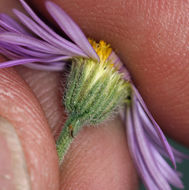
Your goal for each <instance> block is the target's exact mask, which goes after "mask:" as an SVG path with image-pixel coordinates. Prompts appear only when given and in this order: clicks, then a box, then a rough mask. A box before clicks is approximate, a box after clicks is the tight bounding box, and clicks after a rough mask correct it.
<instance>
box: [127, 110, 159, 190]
mask: <svg viewBox="0 0 189 190" xmlns="http://www.w3.org/2000/svg"><path fill="white" fill-rule="evenodd" d="M131 109H132V108H127V112H126V113H127V116H126V129H127V139H128V145H129V150H130V152H131V156H132V157H133V160H134V162H135V166H136V168H137V170H138V172H139V174H140V176H141V178H142V180H143V182H144V184H145V186H146V187H147V189H149V190H159V188H158V187H157V185H156V184H155V183H154V181H153V180H152V177H151V176H150V174H149V172H148V169H147V168H146V165H145V163H144V161H143V160H142V157H141V155H140V152H139V147H138V144H137V143H136V137H135V132H134V124H133V118H132V113H131Z"/></svg>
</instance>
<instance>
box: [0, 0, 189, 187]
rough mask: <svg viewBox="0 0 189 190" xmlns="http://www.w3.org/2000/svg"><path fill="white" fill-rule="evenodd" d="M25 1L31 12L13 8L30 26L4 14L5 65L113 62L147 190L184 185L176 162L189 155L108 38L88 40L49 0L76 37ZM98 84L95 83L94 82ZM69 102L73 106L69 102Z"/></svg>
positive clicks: (0, 34) (0, 18)
mask: <svg viewBox="0 0 189 190" xmlns="http://www.w3.org/2000/svg"><path fill="white" fill-rule="evenodd" d="M20 2H21V4H22V5H23V7H24V8H25V10H26V11H27V13H28V14H29V15H30V17H28V16H26V15H24V14H23V13H21V12H20V11H18V10H14V13H15V15H16V16H17V17H18V18H19V19H20V21H21V22H22V24H23V25H24V26H25V27H26V28H27V29H28V30H26V29H25V28H24V27H23V26H21V25H20V24H18V23H17V22H16V21H14V20H13V19H12V18H10V17H9V16H8V15H5V14H1V15H0V52H1V53H2V54H3V55H5V56H6V57H7V58H9V59H10V61H7V62H4V63H1V64H0V68H5V67H11V66H15V65H21V64H24V65H25V66H27V67H30V68H32V69H39V70H49V71H62V70H63V69H64V67H65V65H66V64H67V62H68V61H70V60H71V61H73V62H75V64H73V65H75V67H74V66H73V67H74V68H73V71H74V69H78V68H80V67H79V66H81V62H82V63H83V60H85V61H86V60H88V64H89V66H90V68H91V67H93V66H94V65H95V64H93V63H99V62H104V63H106V62H108V63H111V64H109V65H108V67H109V69H110V67H113V70H111V69H110V71H112V72H113V75H114V74H115V75H116V77H118V78H119V80H120V81H121V83H120V84H119V85H118V91H117V92H119V89H121V92H123V91H122V90H123V89H125V91H126V92H127V93H126V94H125V96H126V97H125V100H127V101H126V102H125V112H123V111H121V116H122V119H123V120H124V121H125V126H126V129H127V136H128V144H129V149H130V152H131V156H132V158H133V160H134V163H135V166H136V168H137V170H138V173H139V175H140V177H141V178H142V180H143V182H144V184H145V186H146V188H147V189H148V190H170V189H171V186H170V185H173V186H175V187H178V188H183V185H182V182H181V180H180V174H179V173H178V172H177V171H176V169H175V168H176V161H178V162H179V161H182V159H184V158H187V157H186V156H185V155H184V154H182V153H180V152H179V151H177V150H175V149H174V148H173V147H171V146H170V145H169V144H168V142H167V140H166V137H165V136H164V134H163V132H162V131H161V129H160V127H159V126H158V124H157V123H156V121H155V120H154V119H153V117H152V115H151V114H150V112H149V110H148V108H147V106H146V105H145V103H144V101H143V99H142V97H141V96H140V94H139V92H138V91H137V89H136V87H135V86H134V84H133V83H132V80H131V78H130V75H129V73H128V71H127V70H126V68H125V67H124V65H123V64H122V62H121V61H120V59H119V58H118V56H117V55H116V54H115V52H113V51H112V50H111V49H110V47H109V45H108V46H107V44H105V43H104V42H103V41H101V42H100V43H96V42H95V41H93V40H88V39H87V38H86V37H85V35H84V34H83V32H82V31H81V30H80V28H79V27H78V26H77V25H76V24H75V23H74V22H73V21H72V19H71V18H70V17H69V16H68V15H67V14H66V13H65V12H64V11H63V10H62V9H61V8H60V7H58V6H57V5H56V4H54V3H52V2H46V7H47V10H48V12H49V13H50V15H51V16H52V17H53V18H54V20H55V21H56V22H57V24H58V25H59V27H60V28H61V29H62V30H63V31H64V33H65V34H66V35H67V36H68V37H69V38H70V40H71V41H72V42H71V41H69V40H67V39H65V38H63V37H61V36H60V35H59V34H57V33H55V32H54V31H53V30H52V29H51V28H50V27H48V26H47V25H46V24H45V23H44V22H43V21H42V20H41V19H40V18H39V17H38V16H37V15H36V14H35V13H34V12H33V11H32V9H31V8H30V7H29V6H28V5H27V4H26V3H25V1H24V0H20ZM89 42H90V43H89ZM103 49H104V50H105V51H104V50H103ZM81 60H82V61H81ZM99 65H100V64H99ZM100 66H102V65H100ZM79 70H80V69H79ZM74 72H75V71H74ZM89 73H91V72H89ZM104 73H105V72H103V71H100V73H98V76H97V78H100V79H101V76H104ZM123 78H124V80H125V84H129V85H128V86H129V88H125V87H126V86H127V85H125V86H124V85H123V86H124V87H123V88H120V86H121V87H122V84H123V83H122V81H123ZM96 81H97V80H96ZM109 81H110V82H112V81H111V80H109ZM93 82H94V81H93ZM68 84H69V83H68ZM93 84H94V83H92V84H91V83H90V84H89V87H92V86H93ZM71 85H72V84H71ZM90 85H91V86H90ZM68 86H69V85H68ZM72 86H73V85H72ZM116 89H117V88H116ZM65 98H66V95H65ZM95 98H96V96H95ZM65 104H67V108H68V109H69V106H70V104H68V103H65ZM71 106H72V104H71ZM118 107H119V104H118ZM71 110H72V109H71ZM71 110H70V111H71ZM69 122H70V121H69V120H68V122H67V123H66V124H65V126H67V127H66V128H65V129H66V133H63V134H66V136H64V135H63V138H62V139H65V140H66V139H67V138H68V140H70V142H69V143H68V144H70V143H71V141H72V138H73V136H74V135H75V131H73V126H72V125H70V123H69ZM72 122H73V121H72ZM74 122H75V123H73V124H74V126H79V125H78V124H77V122H76V121H75V120H74ZM67 133H69V134H67ZM65 142H68V141H65ZM57 150H58V149H57ZM164 157H167V158H169V159H170V160H171V162H172V164H173V166H174V168H172V167H171V166H169V165H168V163H167V162H166V160H165V159H164Z"/></svg>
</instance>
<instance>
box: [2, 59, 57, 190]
mask: <svg viewBox="0 0 189 190" xmlns="http://www.w3.org/2000/svg"><path fill="white" fill-rule="evenodd" d="M0 61H3V60H2V59H1V60H0ZM0 99H1V104H0V115H1V116H0V148H1V155H0V163H1V166H0V186H1V187H4V188H5V189H8V190H9V189H10V190H12V189H20V190H22V189H23V190H27V189H32V190H39V189H40V190H43V189H45V190H48V189H50V190H57V189H58V186H59V171H58V159H57V154H56V150H55V145H54V140H53V138H52V135H51V132H50V129H49V127H48V124H47V121H46V119H45V117H44V113H43V111H42V109H41V107H40V105H39V103H38V101H37V99H36V98H35V96H34V95H33V93H32V92H31V90H30V89H29V88H28V86H27V85H26V83H25V82H24V81H23V80H22V78H21V77H19V75H18V74H17V73H16V72H15V71H14V70H13V69H1V70H0Z"/></svg>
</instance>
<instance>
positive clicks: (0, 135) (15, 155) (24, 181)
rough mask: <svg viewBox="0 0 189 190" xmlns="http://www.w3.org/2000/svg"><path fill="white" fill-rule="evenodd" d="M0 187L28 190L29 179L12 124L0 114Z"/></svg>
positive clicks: (9, 189) (8, 189)
mask: <svg viewBox="0 0 189 190" xmlns="http://www.w3.org/2000/svg"><path fill="white" fill-rule="evenodd" d="M0 150H1V154H0V187H1V189H6V190H13V189H14V190H30V189H31V186H30V179H29V175H28V171H27V165H26V161H25V157H24V153H23V149H22V145H21V143H20V140H19V137H18V135H17V133H16V131H15V129H14V127H13V125H12V124H11V123H10V122H9V121H7V120H6V119H4V118H2V117H1V116H0Z"/></svg>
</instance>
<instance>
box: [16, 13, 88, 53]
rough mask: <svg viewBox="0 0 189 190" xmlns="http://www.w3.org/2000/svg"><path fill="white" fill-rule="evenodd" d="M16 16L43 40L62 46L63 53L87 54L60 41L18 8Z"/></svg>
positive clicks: (58, 46)
mask: <svg viewBox="0 0 189 190" xmlns="http://www.w3.org/2000/svg"><path fill="white" fill-rule="evenodd" d="M14 13H15V14H16V16H17V17H18V18H19V19H20V20H21V22H22V23H23V24H24V25H25V26H27V27H28V28H29V29H30V30H31V31H32V32H33V33H34V34H36V35H38V36H39V37H40V38H42V39H43V40H45V41H47V42H48V43H50V44H51V45H53V46H55V47H57V48H60V49H61V50H62V54H64V55H70V56H85V55H84V54H83V53H82V52H81V51H79V50H75V48H74V49H73V48H71V47H70V46H68V45H66V44H64V43H62V42H60V41H59V40H57V39H56V38H54V37H53V36H52V35H50V34H49V33H48V32H46V31H45V30H44V29H43V28H42V27H40V26H39V25H38V24H36V23H35V22H34V21H32V20H31V19H30V18H29V17H27V16H26V15H24V14H23V13H21V12H20V11H18V10H14Z"/></svg>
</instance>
